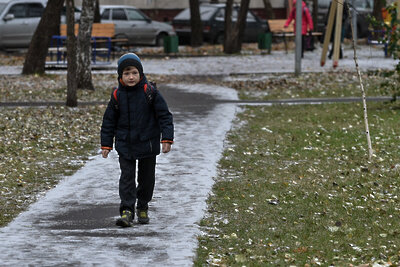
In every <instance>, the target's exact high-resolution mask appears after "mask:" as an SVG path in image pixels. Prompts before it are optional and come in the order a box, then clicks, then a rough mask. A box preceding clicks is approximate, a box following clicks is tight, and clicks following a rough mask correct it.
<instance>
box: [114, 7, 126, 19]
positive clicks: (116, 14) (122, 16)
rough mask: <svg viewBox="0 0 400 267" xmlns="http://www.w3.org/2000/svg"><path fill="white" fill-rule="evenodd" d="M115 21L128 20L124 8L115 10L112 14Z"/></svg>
mask: <svg viewBox="0 0 400 267" xmlns="http://www.w3.org/2000/svg"><path fill="white" fill-rule="evenodd" d="M112 19H113V20H127V17H126V14H125V11H124V10H123V9H122V8H117V9H114V10H113V12H112Z"/></svg>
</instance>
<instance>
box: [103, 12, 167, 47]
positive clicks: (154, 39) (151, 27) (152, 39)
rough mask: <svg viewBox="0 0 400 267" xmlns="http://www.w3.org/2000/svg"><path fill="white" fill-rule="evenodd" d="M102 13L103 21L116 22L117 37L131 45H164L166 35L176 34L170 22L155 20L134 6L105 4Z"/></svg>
mask: <svg viewBox="0 0 400 267" xmlns="http://www.w3.org/2000/svg"><path fill="white" fill-rule="evenodd" d="M100 14H101V23H114V25H115V37H116V38H124V39H125V38H126V39H128V42H129V44H130V45H133V44H134V45H156V46H162V45H163V44H164V37H165V36H172V35H175V31H174V29H173V27H172V26H171V25H170V24H168V23H163V22H158V21H154V20H152V19H150V18H149V17H147V16H146V15H145V14H143V13H142V12H141V11H140V10H139V9H137V8H135V7H134V6H123V5H118V6H116V5H103V6H101V7H100Z"/></svg>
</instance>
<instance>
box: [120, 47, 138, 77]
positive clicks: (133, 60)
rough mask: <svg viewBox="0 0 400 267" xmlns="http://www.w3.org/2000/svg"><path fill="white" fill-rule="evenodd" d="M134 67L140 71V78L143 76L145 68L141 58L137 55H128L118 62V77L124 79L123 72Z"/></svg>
mask: <svg viewBox="0 0 400 267" xmlns="http://www.w3.org/2000/svg"><path fill="white" fill-rule="evenodd" d="M129 66H134V67H136V68H137V69H138V71H139V74H140V77H142V76H143V66H142V62H141V61H140V58H139V57H138V56H137V55H136V54H135V53H127V54H125V55H123V56H121V57H120V58H119V60H118V77H122V72H123V71H124V69H125V68H126V67H129Z"/></svg>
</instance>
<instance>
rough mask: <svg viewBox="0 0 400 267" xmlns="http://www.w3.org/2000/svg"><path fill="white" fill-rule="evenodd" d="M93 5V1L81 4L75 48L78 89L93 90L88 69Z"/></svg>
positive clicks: (85, 0)
mask: <svg viewBox="0 0 400 267" xmlns="http://www.w3.org/2000/svg"><path fill="white" fill-rule="evenodd" d="M95 5H96V1H95V0H83V2H82V13H81V19H80V23H79V33H78V46H77V56H78V69H77V80H78V88H79V89H88V90H94V86H93V83H92V71H91V67H90V64H91V57H92V45H91V43H90V39H91V35H92V28H93V19H94V10H95Z"/></svg>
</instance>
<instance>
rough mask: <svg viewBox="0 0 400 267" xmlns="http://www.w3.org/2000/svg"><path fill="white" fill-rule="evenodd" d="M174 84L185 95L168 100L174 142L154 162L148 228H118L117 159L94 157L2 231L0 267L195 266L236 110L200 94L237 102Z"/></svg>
mask: <svg viewBox="0 0 400 267" xmlns="http://www.w3.org/2000/svg"><path fill="white" fill-rule="evenodd" d="M172 86H173V87H179V88H180V89H183V92H186V93H185V94H184V95H186V97H181V98H183V99H181V100H180V102H179V101H178V102H174V101H172V102H173V103H175V104H174V105H173V106H171V110H172V112H173V113H174V121H175V128H176V139H175V141H176V143H175V144H174V145H173V151H171V153H169V154H164V155H161V156H159V157H158V162H157V171H156V188H155V192H154V200H153V201H152V202H151V203H150V207H149V215H150V218H151V221H150V224H148V225H139V224H136V225H134V227H132V228H125V229H122V228H118V227H116V226H115V219H116V218H117V217H118V208H119V197H118V176H119V167H118V156H117V155H116V153H111V155H110V158H109V159H103V158H101V157H100V156H95V157H93V158H92V159H91V160H90V161H88V162H87V164H86V165H85V166H84V167H83V168H82V169H80V170H79V171H78V172H77V173H75V174H74V175H73V176H70V177H65V178H64V179H63V180H62V181H61V182H60V183H59V184H58V186H57V187H55V188H54V189H52V190H50V191H49V192H48V193H47V194H46V195H45V196H44V197H43V198H42V199H40V200H39V201H38V202H36V203H34V204H32V205H31V206H30V207H29V209H28V211H26V212H23V213H22V214H20V216H18V217H17V218H16V219H15V220H14V221H13V222H11V223H10V224H9V225H8V226H6V227H4V228H1V229H0V244H1V245H0V266H54V265H61V266H65V265H68V266H69V265H72V266H93V265H96V266H190V265H192V263H193V258H194V256H195V249H196V247H197V239H196V236H197V235H198V234H199V233H200V230H199V226H198V222H199V221H200V219H201V218H202V217H203V215H204V212H205V208H206V198H207V197H208V193H209V192H210V189H211V187H212V184H213V177H214V176H215V175H216V163H217V161H218V159H219V158H220V155H221V152H222V149H223V140H224V138H225V134H226V132H227V131H228V130H229V129H230V126H231V121H232V119H233V118H234V116H235V111H236V106H235V105H233V104H222V105H220V104H215V103H214V104H213V102H212V100H213V98H211V97H210V96H208V98H207V96H206V95H202V94H198V93H199V92H200V91H201V92H203V93H210V94H211V93H212V94H214V97H216V98H221V99H222V98H223V99H237V96H236V93H235V91H234V90H232V89H227V88H221V87H212V88H210V87H209V86H207V87H206V88H205V86H203V85H171V88H172ZM189 91H190V92H191V93H190V94H189V93H187V92H189ZM192 93H197V94H192ZM215 94H217V95H215ZM177 96H180V94H179V91H178V94H177ZM194 96H195V97H196V101H193V99H191V97H192V98H193V97H194ZM190 103H192V104H194V105H192V104H190Z"/></svg>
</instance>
